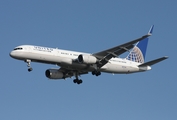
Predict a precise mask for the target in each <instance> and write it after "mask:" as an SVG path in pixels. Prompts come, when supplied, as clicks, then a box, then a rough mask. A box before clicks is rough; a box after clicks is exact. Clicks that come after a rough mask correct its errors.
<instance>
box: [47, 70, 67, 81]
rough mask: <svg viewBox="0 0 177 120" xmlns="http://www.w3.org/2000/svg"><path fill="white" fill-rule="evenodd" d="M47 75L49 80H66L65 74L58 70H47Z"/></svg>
mask: <svg viewBox="0 0 177 120" xmlns="http://www.w3.org/2000/svg"><path fill="white" fill-rule="evenodd" d="M45 75H46V77H47V78H49V79H62V78H64V74H63V73H62V72H60V71H58V69H47V70H46V71H45Z"/></svg>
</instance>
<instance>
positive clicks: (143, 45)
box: [126, 26, 154, 63]
mask: <svg viewBox="0 0 177 120" xmlns="http://www.w3.org/2000/svg"><path fill="white" fill-rule="evenodd" d="M153 27H154V26H152V27H151V28H150V30H149V32H148V35H149V36H150V35H152V31H153ZM148 40H149V38H145V39H144V40H142V41H140V42H138V43H137V44H136V45H135V46H134V48H133V49H132V50H131V52H130V53H129V54H128V56H127V57H126V59H128V60H130V61H134V62H138V63H144V62H145V56H146V50H147V45H148Z"/></svg>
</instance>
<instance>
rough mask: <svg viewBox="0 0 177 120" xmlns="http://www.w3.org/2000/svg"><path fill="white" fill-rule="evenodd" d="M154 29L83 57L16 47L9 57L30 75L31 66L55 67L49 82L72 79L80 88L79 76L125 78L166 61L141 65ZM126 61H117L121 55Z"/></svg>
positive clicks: (51, 49) (65, 52) (82, 54)
mask: <svg viewBox="0 0 177 120" xmlns="http://www.w3.org/2000/svg"><path fill="white" fill-rule="evenodd" d="M153 28H154V25H153V26H151V28H150V30H149V32H148V33H147V34H146V35H144V36H142V37H140V38H138V39H135V40H132V41H130V42H127V43H124V44H121V45H118V46H115V47H113V48H110V49H106V50H103V51H100V52H96V53H93V54H91V53H84V52H76V51H69V50H63V49H58V48H49V47H42V46H35V45H20V46H17V47H15V48H14V49H13V50H12V51H11V52H10V56H11V57H12V58H14V59H17V60H22V61H24V62H26V63H27V66H28V71H29V72H30V71H32V67H31V62H39V63H46V64H53V65H57V66H58V67H60V68H57V69H56V68H55V69H54V68H51V69H47V70H46V71H45V76H46V77H47V78H49V79H53V80H56V79H66V78H71V77H73V76H74V77H75V79H74V80H73V82H74V83H77V84H81V83H82V82H83V81H82V80H81V79H79V77H80V75H84V74H88V73H89V72H91V73H92V75H95V76H99V75H101V72H105V73H112V74H129V73H136V72H144V71H148V70H151V66H152V65H154V64H156V63H158V62H161V61H163V60H165V59H167V58H168V56H164V57H161V58H158V59H155V60H152V61H149V62H145V55H146V48H147V45H148V40H149V36H151V35H152V32H153ZM127 51H128V52H129V53H128V56H127V57H126V58H119V56H120V55H121V54H123V53H125V52H127Z"/></svg>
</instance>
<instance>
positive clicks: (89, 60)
mask: <svg viewBox="0 0 177 120" xmlns="http://www.w3.org/2000/svg"><path fill="white" fill-rule="evenodd" d="M78 61H79V62H80V63H86V64H95V63H96V62H97V58H96V57H94V56H91V55H82V54H81V55H79V56H78Z"/></svg>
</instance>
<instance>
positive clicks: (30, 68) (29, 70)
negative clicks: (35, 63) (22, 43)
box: [25, 59, 33, 72]
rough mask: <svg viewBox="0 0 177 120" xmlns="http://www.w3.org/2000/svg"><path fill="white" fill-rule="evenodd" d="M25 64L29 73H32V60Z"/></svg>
mask: <svg viewBox="0 0 177 120" xmlns="http://www.w3.org/2000/svg"><path fill="white" fill-rule="evenodd" d="M25 62H26V63H27V67H28V72H31V71H32V70H33V68H32V67H31V64H30V63H31V60H29V59H27V60H25Z"/></svg>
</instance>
